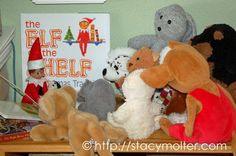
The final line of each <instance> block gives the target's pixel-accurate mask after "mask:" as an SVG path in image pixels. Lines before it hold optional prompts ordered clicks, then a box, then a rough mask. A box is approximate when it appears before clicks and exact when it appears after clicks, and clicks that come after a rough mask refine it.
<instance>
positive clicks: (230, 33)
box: [191, 24, 236, 101]
mask: <svg viewBox="0 0 236 156" xmlns="http://www.w3.org/2000/svg"><path fill="white" fill-rule="evenodd" d="M191 45H192V46H193V47H195V48H196V49H197V50H198V51H199V52H200V53H201V54H202V55H203V56H204V57H205V58H206V59H207V61H208V62H209V65H210V68H211V76H212V79H213V80H215V81H217V82H220V83H221V84H222V86H225V87H226V89H228V91H229V92H230V93H231V95H232V96H233V98H234V101H236V53H235V49H236V31H235V30H234V29H233V28H232V27H231V26H229V25H227V24H214V25H212V26H210V27H208V28H206V29H205V30H204V31H203V33H201V34H200V35H197V36H195V37H194V38H193V39H191Z"/></svg>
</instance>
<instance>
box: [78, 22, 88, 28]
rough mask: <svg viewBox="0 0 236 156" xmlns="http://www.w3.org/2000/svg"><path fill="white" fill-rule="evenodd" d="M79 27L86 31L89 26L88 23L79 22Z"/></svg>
mask: <svg viewBox="0 0 236 156" xmlns="http://www.w3.org/2000/svg"><path fill="white" fill-rule="evenodd" d="M79 26H80V28H81V29H87V28H88V26H89V23H88V22H87V21H81V22H79Z"/></svg>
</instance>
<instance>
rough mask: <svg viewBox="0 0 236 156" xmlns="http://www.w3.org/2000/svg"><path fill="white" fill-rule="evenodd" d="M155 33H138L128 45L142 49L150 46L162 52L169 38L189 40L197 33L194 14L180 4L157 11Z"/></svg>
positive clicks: (182, 40)
mask: <svg viewBox="0 0 236 156" xmlns="http://www.w3.org/2000/svg"><path fill="white" fill-rule="evenodd" d="M154 28H155V32H156V33H155V34H153V35H138V36H135V37H132V38H130V39H129V40H128V47H131V48H134V49H140V48H142V47H144V46H145V47H149V48H151V49H152V50H153V51H155V52H160V51H161V50H162V49H163V48H164V47H165V46H166V45H167V43H168V41H169V40H176V41H181V42H186V41H189V40H190V39H191V38H192V37H193V36H195V35H196V25H195V22H194V20H193V18H192V16H191V15H190V14H189V13H187V12H186V11H185V10H184V9H183V8H182V7H181V6H179V5H178V4H172V5H169V6H166V7H163V8H161V9H159V10H157V11H156V14H155V19H154Z"/></svg>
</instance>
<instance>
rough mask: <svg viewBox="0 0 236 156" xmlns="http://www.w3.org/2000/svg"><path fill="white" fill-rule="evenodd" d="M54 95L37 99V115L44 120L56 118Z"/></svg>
mask: <svg viewBox="0 0 236 156" xmlns="http://www.w3.org/2000/svg"><path fill="white" fill-rule="evenodd" d="M53 98H54V97H49V96H43V97H42V98H41V99H40V100H39V117H40V118H41V119H43V120H45V121H51V120H53V119H55V118H56V108H55V101H54V99H53Z"/></svg>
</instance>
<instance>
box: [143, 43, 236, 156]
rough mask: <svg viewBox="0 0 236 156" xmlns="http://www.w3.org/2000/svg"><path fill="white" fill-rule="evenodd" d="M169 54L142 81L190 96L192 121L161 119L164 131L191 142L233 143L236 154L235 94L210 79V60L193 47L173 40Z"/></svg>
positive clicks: (189, 118) (168, 48)
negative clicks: (233, 97)
mask: <svg viewBox="0 0 236 156" xmlns="http://www.w3.org/2000/svg"><path fill="white" fill-rule="evenodd" d="M165 52H166V54H165V56H164V57H163V58H162V60H161V61H160V62H161V65H159V66H154V67H151V68H149V69H147V70H145V71H144V72H143V73H142V74H141V78H142V79H143V80H144V82H146V83H147V84H148V85H150V86H151V87H156V88H162V87H164V86H165V85H167V84H168V85H170V86H172V87H173V88H175V89H176V90H178V91H180V92H183V93H187V97H186V105H187V114H188V118H187V122H186V123H184V124H172V123H171V122H170V121H169V120H168V119H166V118H161V120H160V125H161V129H162V130H163V131H164V132H165V133H166V134H168V135H169V136H172V137H175V138H177V139H179V140H182V141H186V142H191V143H220V142H221V143H222V142H228V141H230V140H232V149H233V152H235V151H236V146H235V142H236V136H235V131H236V106H235V103H234V101H233V99H232V97H231V95H230V94H229V93H228V92H227V91H226V90H225V89H224V88H223V87H221V86H220V85H218V84H216V83H215V82H213V81H212V80H210V71H209V66H208V63H207V61H206V60H205V59H204V57H202V55H201V54H200V53H198V52H197V51H196V49H194V48H193V47H191V46H190V45H188V44H184V43H180V42H174V41H172V42H170V43H169V45H168V47H166V48H165ZM234 154H236V153H234Z"/></svg>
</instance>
